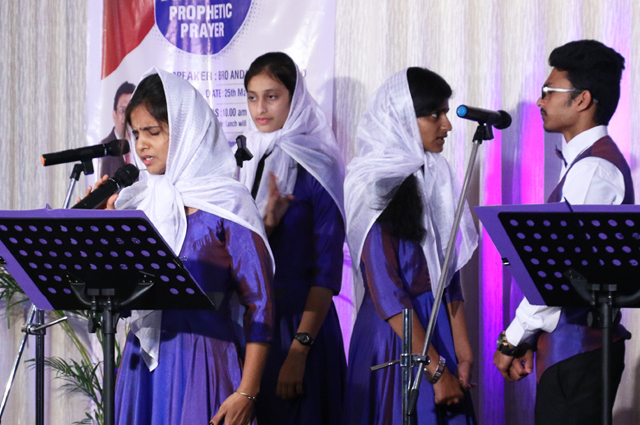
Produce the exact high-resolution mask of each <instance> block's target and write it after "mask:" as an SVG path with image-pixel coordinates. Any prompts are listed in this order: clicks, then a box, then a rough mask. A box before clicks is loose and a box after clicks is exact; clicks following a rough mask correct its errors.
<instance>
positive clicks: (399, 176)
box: [345, 69, 478, 291]
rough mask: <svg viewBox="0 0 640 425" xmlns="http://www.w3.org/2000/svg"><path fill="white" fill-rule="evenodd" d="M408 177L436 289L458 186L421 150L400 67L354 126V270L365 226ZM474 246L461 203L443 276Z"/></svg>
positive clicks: (350, 221) (441, 163) (348, 193)
mask: <svg viewBox="0 0 640 425" xmlns="http://www.w3.org/2000/svg"><path fill="white" fill-rule="evenodd" d="M411 174H413V175H415V176H416V178H417V180H418V184H419V187H420V188H421V190H422V198H423V201H424V221H423V224H424V228H425V230H426V231H427V235H426V238H425V240H424V241H423V242H422V250H423V251H424V254H425V257H426V259H427V266H428V267H429V275H430V278H431V285H432V289H433V290H434V291H436V290H437V286H438V282H439V279H440V275H441V274H442V266H443V263H444V256H445V251H446V247H447V244H448V241H449V235H450V232H451V228H452V226H453V219H454V214H455V209H456V204H457V202H458V198H459V188H458V184H457V182H456V179H455V176H454V174H453V170H452V169H451V166H450V165H449V163H448V162H447V160H446V159H445V158H444V157H443V156H442V155H440V154H437V153H432V152H425V151H424V148H423V146H422V138H421V136H420V130H419V128H418V122H417V119H416V113H415V110H414V107H413V101H412V99H411V92H410V91H409V84H408V82H407V70H406V69H405V70H403V71H400V72H398V73H396V74H394V75H393V76H392V77H391V78H389V80H387V81H386V82H385V83H384V84H383V85H382V87H380V88H379V89H378V90H377V91H376V93H375V94H374V95H373V98H372V99H371V100H370V101H369V104H368V106H367V112H366V113H365V114H364V116H363V117H362V120H360V124H359V126H358V133H357V141H356V156H355V158H354V159H353V160H352V161H351V163H350V164H349V166H348V167H347V176H346V179H345V210H346V213H347V239H348V241H349V247H350V250H351V255H352V258H353V259H354V260H353V264H354V269H359V265H360V256H361V254H362V249H363V245H364V241H365V239H366V237H367V234H368V233H369V230H370V229H371V226H373V224H374V223H375V221H376V220H377V219H378V217H379V216H380V214H382V211H383V210H384V209H385V208H386V207H387V205H388V203H389V201H390V200H389V199H386V198H385V195H387V194H388V193H389V191H390V190H392V189H393V188H396V187H398V186H399V185H400V184H401V183H402V182H403V181H404V180H405V179H406V178H407V177H408V176H409V175H411ZM477 245H478V235H477V232H476V229H475V226H474V224H473V220H472V218H471V213H470V211H469V207H468V205H467V204H466V203H465V209H464V212H463V215H462V220H461V224H460V232H459V233H458V255H457V258H454V260H453V262H452V266H451V270H450V271H449V276H452V273H453V272H454V271H456V270H459V269H460V268H462V266H463V265H464V264H466V262H467V261H469V259H470V258H471V255H472V254H473V251H474V250H475V248H476V246H477ZM446 284H447V285H448V284H449V279H447V282H446Z"/></svg>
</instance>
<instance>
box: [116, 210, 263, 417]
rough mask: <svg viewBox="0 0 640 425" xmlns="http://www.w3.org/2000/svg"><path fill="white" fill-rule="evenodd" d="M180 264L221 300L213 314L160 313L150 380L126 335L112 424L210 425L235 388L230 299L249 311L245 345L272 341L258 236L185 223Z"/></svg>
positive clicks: (222, 225) (203, 218)
mask: <svg viewBox="0 0 640 425" xmlns="http://www.w3.org/2000/svg"><path fill="white" fill-rule="evenodd" d="M180 258H181V259H182V260H183V263H184V265H185V267H186V268H187V270H189V272H190V273H191V275H192V276H193V278H194V279H195V281H196V282H198V284H199V285H200V287H201V288H202V289H203V290H204V292H205V293H209V292H222V293H224V298H223V300H222V302H221V305H220V308H219V309H218V310H191V311H186V310H184V311H183V310H165V311H163V313H162V328H161V332H162V333H161V342H160V356H159V360H158V366H157V368H156V369H155V370H154V371H152V372H150V371H149V369H148V368H147V365H146V364H145V363H144V360H143V359H142V356H141V354H140V341H139V340H138V338H137V337H136V336H135V335H134V334H133V333H129V335H128V337H127V342H126V345H125V348H124V352H123V355H122V362H121V365H120V369H119V371H118V379H117V382H116V421H115V422H116V424H120V425H193V424H208V423H209V420H210V419H211V418H212V417H213V416H214V415H215V414H216V412H217V411H218V408H219V407H220V405H221V404H222V403H223V402H224V401H225V400H226V398H227V397H228V396H229V395H231V394H232V393H233V392H234V391H235V390H236V388H238V386H239V385H240V381H241V379H242V359H241V350H240V341H239V340H238V337H237V333H236V332H235V328H236V324H235V322H234V321H233V320H232V314H231V308H230V300H231V298H232V295H233V293H236V294H237V295H238V298H239V300H240V302H241V303H242V304H244V305H245V306H246V307H247V308H246V313H245V315H244V326H243V331H244V332H243V333H244V338H245V339H246V341H249V342H267V341H270V340H271V334H272V328H273V308H272V304H271V286H270V281H271V276H272V272H271V270H272V268H271V259H270V258H269V252H268V251H267V249H266V247H265V245H264V243H263V241H262V239H261V238H260V236H258V235H256V234H255V233H253V232H251V231H250V230H248V229H246V228H244V227H242V226H240V225H238V224H236V223H233V222H231V221H228V220H225V219H222V218H220V217H218V216H215V215H212V214H208V213H206V212H203V211H197V212H195V213H194V214H191V215H189V216H187V235H186V238H185V241H184V244H183V246H182V251H181V253H180Z"/></svg>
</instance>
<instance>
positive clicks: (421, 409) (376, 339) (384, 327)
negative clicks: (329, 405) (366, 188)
mask: <svg viewBox="0 0 640 425" xmlns="http://www.w3.org/2000/svg"><path fill="white" fill-rule="evenodd" d="M361 270H362V275H363V278H364V281H365V296H364V299H363V302H362V306H361V307H360V310H359V311H358V316H357V318H356V323H355V325H354V329H353V334H352V336H351V346H350V348H349V369H348V372H347V383H346V398H345V420H344V423H345V424H349V425H357V424H361V425H401V424H402V390H401V388H402V372H401V369H400V366H398V365H394V366H390V367H387V368H385V369H383V370H379V371H376V372H372V371H371V369H370V367H371V366H375V365H377V364H380V363H385V362H388V361H391V360H395V359H400V355H401V354H402V340H401V338H400V337H398V335H397V334H396V333H395V332H394V330H393V329H392V328H391V325H389V324H388V323H387V320H388V319H389V318H391V317H393V316H395V315H396V314H399V313H402V309H403V308H413V310H414V314H416V315H417V316H418V318H419V320H420V323H421V324H422V326H423V327H424V328H425V329H426V327H427V323H428V321H429V315H430V314H431V309H432V306H433V302H434V297H433V293H432V292H431V282H430V279H429V271H428V269H427V262H426V259H425V256H424V253H423V251H422V247H421V246H420V244H419V243H417V242H409V241H405V240H401V239H398V238H395V237H393V236H392V235H391V234H390V227H389V225H388V224H380V223H378V222H376V223H374V225H373V226H372V228H371V230H370V231H369V234H368V235H367V238H366V240H365V243H364V248H363V251H362V262H361ZM458 276H459V274H456V275H455V277H454V279H452V282H451V284H450V285H449V286H448V287H447V289H446V290H445V295H444V301H445V302H447V303H449V302H452V301H457V300H462V292H461V288H460V280H459V278H458ZM432 341H433V345H434V347H435V349H436V351H437V352H438V354H440V355H441V356H442V357H444V358H445V359H446V361H447V362H446V366H447V369H448V370H449V371H450V372H451V373H454V374H455V373H456V370H457V360H456V356H455V349H454V345H453V338H452V335H451V326H450V324H449V319H448V316H447V311H446V308H444V306H443V307H442V308H440V310H439V314H438V321H437V324H436V329H435V333H434V336H433V339H432ZM434 397H435V395H434V392H433V386H432V385H431V384H430V383H428V382H427V381H426V379H424V380H423V382H422V384H421V385H420V394H419V398H418V403H417V415H416V416H415V417H414V422H412V423H414V424H420V425H427V424H429V425H431V424H438V425H440V424H450V425H454V424H455V425H471V424H475V423H476V420H475V415H474V412H473V405H472V403H471V399H470V396H469V394H468V393H465V397H464V399H463V401H462V402H460V403H459V404H457V405H454V406H450V407H447V406H436V404H435V402H434Z"/></svg>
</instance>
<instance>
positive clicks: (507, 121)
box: [494, 110, 511, 130]
mask: <svg viewBox="0 0 640 425" xmlns="http://www.w3.org/2000/svg"><path fill="white" fill-rule="evenodd" d="M498 113H499V114H500V116H501V117H502V120H501V121H500V123H499V124H496V125H495V126H494V127H495V128H497V129H498V130H504V129H505V128H509V126H510V125H511V115H509V113H508V112H506V111H503V110H500V111H498Z"/></svg>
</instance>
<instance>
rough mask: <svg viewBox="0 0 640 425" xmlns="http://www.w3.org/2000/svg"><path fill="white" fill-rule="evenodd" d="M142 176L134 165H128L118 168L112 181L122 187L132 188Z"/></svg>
mask: <svg viewBox="0 0 640 425" xmlns="http://www.w3.org/2000/svg"><path fill="white" fill-rule="evenodd" d="M139 174H140V170H138V168H137V167H136V166H135V165H133V164H126V165H123V166H122V167H120V168H118V169H117V170H116V172H115V173H114V174H113V177H112V179H113V180H115V181H116V182H117V183H118V184H119V185H120V186H121V187H127V186H131V185H132V184H133V183H134V182H135V181H136V180H137V179H138V175H139Z"/></svg>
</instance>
